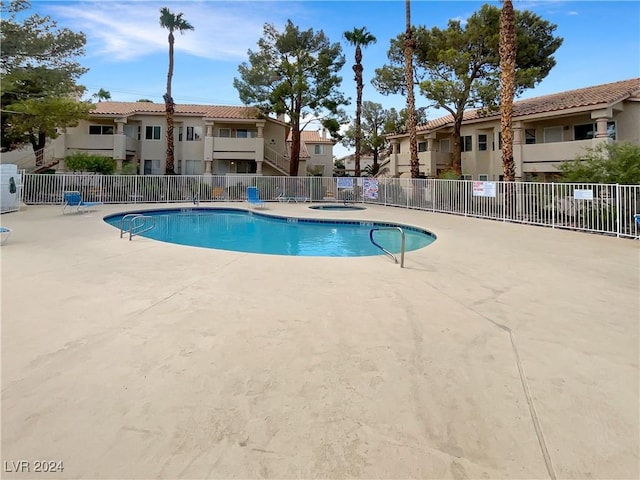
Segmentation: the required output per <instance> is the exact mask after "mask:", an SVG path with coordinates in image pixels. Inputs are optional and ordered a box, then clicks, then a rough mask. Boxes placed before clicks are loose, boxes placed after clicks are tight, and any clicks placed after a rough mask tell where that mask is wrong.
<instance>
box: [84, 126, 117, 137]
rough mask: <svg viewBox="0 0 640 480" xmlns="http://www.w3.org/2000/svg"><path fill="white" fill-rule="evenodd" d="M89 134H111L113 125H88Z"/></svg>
mask: <svg viewBox="0 0 640 480" xmlns="http://www.w3.org/2000/svg"><path fill="white" fill-rule="evenodd" d="M89 135H113V125H89Z"/></svg>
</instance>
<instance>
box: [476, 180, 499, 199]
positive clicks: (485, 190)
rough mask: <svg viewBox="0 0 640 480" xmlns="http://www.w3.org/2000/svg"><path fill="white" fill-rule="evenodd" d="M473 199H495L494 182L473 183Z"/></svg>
mask: <svg viewBox="0 0 640 480" xmlns="http://www.w3.org/2000/svg"><path fill="white" fill-rule="evenodd" d="M473 196H474V197H495V196H496V182H473Z"/></svg>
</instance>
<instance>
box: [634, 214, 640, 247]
mask: <svg viewBox="0 0 640 480" xmlns="http://www.w3.org/2000/svg"><path fill="white" fill-rule="evenodd" d="M633 218H634V220H635V221H636V229H637V230H636V232H640V213H636V214H635V215H634V216H633ZM635 239H636V240H640V235H638V236H637V237H635Z"/></svg>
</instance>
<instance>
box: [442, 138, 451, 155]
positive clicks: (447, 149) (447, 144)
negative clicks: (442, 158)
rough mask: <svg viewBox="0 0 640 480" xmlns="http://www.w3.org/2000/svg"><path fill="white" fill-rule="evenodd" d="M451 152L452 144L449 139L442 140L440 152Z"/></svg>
mask: <svg viewBox="0 0 640 480" xmlns="http://www.w3.org/2000/svg"><path fill="white" fill-rule="evenodd" d="M450 151H451V142H450V141H449V139H448V138H443V139H442V140H440V152H442V153H449V152H450Z"/></svg>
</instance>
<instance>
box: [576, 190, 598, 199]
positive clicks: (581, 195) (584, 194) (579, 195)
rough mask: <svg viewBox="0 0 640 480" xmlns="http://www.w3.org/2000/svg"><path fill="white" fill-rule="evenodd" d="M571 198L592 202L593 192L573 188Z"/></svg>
mask: <svg viewBox="0 0 640 480" xmlns="http://www.w3.org/2000/svg"><path fill="white" fill-rule="evenodd" d="M573 198H575V199H576V200H593V190H586V189H580V188H574V189H573Z"/></svg>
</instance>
